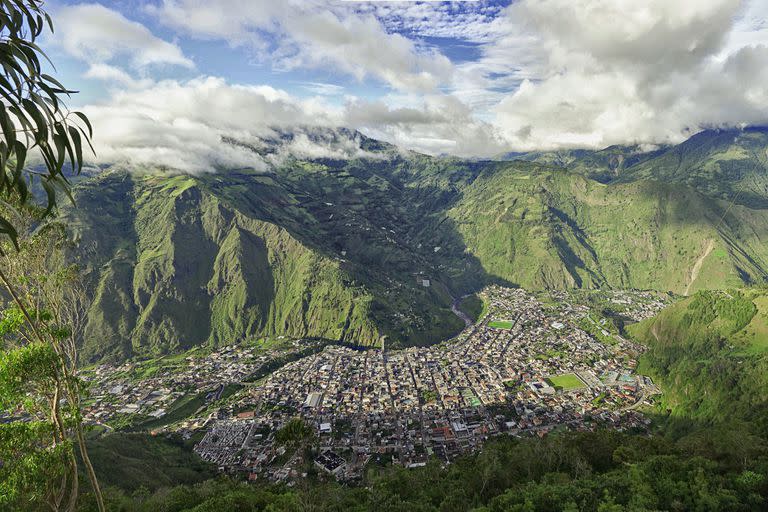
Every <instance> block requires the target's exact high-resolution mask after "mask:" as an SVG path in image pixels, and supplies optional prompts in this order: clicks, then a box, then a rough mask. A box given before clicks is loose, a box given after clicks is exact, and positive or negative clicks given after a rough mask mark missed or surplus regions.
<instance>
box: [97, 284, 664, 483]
mask: <svg viewBox="0 0 768 512" xmlns="http://www.w3.org/2000/svg"><path fill="white" fill-rule="evenodd" d="M600 293H601V294H602V295H603V296H602V297H601V300H602V302H603V303H605V304H608V305H610V306H611V307H612V308H613V310H614V311H619V312H620V314H621V316H622V317H623V318H625V319H627V320H629V321H637V320H641V319H643V318H646V317H649V316H651V315H653V314H655V313H656V312H657V311H659V310H660V309H661V308H663V307H664V306H665V305H666V304H668V302H669V300H670V299H669V297H667V296H665V295H662V294H656V293H651V292H637V291H628V292H621V291H609V292H600ZM481 297H482V299H483V301H484V304H485V308H486V311H485V313H484V315H483V317H482V319H481V320H480V321H479V322H478V323H477V324H470V325H468V326H467V328H466V329H465V330H464V331H462V332H461V333H460V334H459V335H458V336H456V337H454V338H452V339H451V340H447V341H445V342H443V343H440V344H438V345H434V346H431V347H425V348H408V349H403V350H389V349H387V348H386V346H384V347H383V348H382V347H379V348H375V349H367V350H360V349H355V348H352V347H348V346H341V345H335V344H326V345H322V344H318V343H317V342H314V343H312V342H308V340H298V341H297V340H292V341H290V342H289V343H283V344H280V345H278V346H279V348H276V349H270V350H266V351H258V350H257V349H255V348H253V347H250V348H247V347H240V346H232V347H226V348H223V349H221V350H219V351H215V352H213V353H211V354H209V355H206V356H205V357H194V356H188V357H186V358H184V359H183V360H184V362H185V364H187V365H188V366H187V367H185V368H184V369H183V371H178V369H177V370H176V371H174V370H173V369H170V370H165V371H163V372H158V373H157V374H156V375H153V376H152V377H151V378H147V379H143V380H134V381H131V382H130V383H128V382H127V381H123V382H121V383H116V382H115V378H114V376H115V375H118V376H119V375H125V373H126V369H125V368H122V369H117V370H122V373H121V372H120V371H117V372H116V371H115V369H108V368H103V367H101V368H99V369H97V372H96V373H95V374H94V379H95V383H94V390H95V391H96V396H97V397H98V398H100V401H98V402H94V403H93V406H92V407H91V408H89V410H88V415H87V417H86V418H87V419H88V420H89V421H92V422H99V423H103V424H107V425H109V424H110V423H112V424H114V423H115V418H119V419H121V420H124V419H125V417H126V415H128V416H131V415H132V416H133V417H135V418H142V419H143V420H144V423H143V425H144V426H145V427H147V428H149V427H156V428H154V432H155V433H161V432H165V433H168V432H174V433H180V434H182V435H183V436H185V437H187V438H192V439H194V440H196V441H197V443H196V446H195V450H196V451H197V453H198V454H199V455H200V456H201V457H202V458H203V459H205V460H208V461H210V462H212V463H215V464H216V465H217V466H218V467H219V468H221V469H222V470H224V471H236V472H245V473H246V474H248V475H249V478H252V479H257V478H266V479H269V480H286V479H291V478H293V477H296V476H299V475H300V474H301V473H302V472H303V471H305V470H306V469H305V468H306V461H304V460H303V454H302V453H301V450H298V449H295V447H294V449H291V448H290V447H288V446H285V445H284V444H281V443H278V442H277V441H276V436H277V433H278V432H279V431H280V429H281V428H283V426H284V425H286V424H287V423H288V422H289V421H291V420H293V419H294V418H301V419H302V420H303V422H304V423H305V424H306V425H308V426H309V427H311V429H312V430H313V431H314V433H315V439H314V441H313V443H314V445H315V447H316V450H315V455H314V461H313V462H314V466H315V467H316V469H317V470H318V471H323V472H327V473H329V474H332V475H334V476H335V477H337V478H339V479H344V480H352V479H356V478H359V477H360V476H361V474H362V472H363V469H364V468H365V467H366V465H367V464H369V463H371V462H377V463H387V462H393V463H398V464H402V465H405V466H407V467H419V466H423V465H425V464H426V462H427V460H429V458H430V457H437V458H439V459H441V460H443V461H445V462H449V461H451V460H452V459H453V458H455V457H456V456H458V455H460V454H462V453H466V452H468V451H471V450H474V449H476V448H479V447H480V446H481V445H482V444H483V443H484V442H485V441H486V440H488V439H489V438H491V437H492V436H496V435H502V434H504V435H518V436H530V435H537V436H544V435H546V434H547V433H549V432H551V431H553V430H556V429H576V430H586V429H595V428H598V427H609V428H616V429H620V430H626V429H641V430H642V429H644V428H645V427H646V425H647V424H648V421H647V420H646V419H645V418H644V417H643V416H642V415H641V414H640V413H639V412H637V410H636V409H638V408H639V407H641V406H642V405H643V404H647V403H649V402H650V401H651V400H653V397H654V395H656V394H658V393H659V391H658V389H657V388H656V386H655V385H654V384H653V382H652V381H651V380H650V379H649V378H648V377H645V376H642V375H637V374H636V373H635V368H636V365H637V356H638V355H639V354H640V352H641V351H642V347H640V346H638V345H636V344H634V343H632V342H631V341H629V340H626V339H624V338H623V337H622V336H621V335H620V334H619V333H618V332H617V330H616V327H615V325H613V324H611V323H610V322H609V321H608V320H607V319H606V318H605V317H604V316H602V317H601V316H600V315H596V314H595V307H594V304H590V303H589V300H585V297H587V298H589V297H592V296H591V295H588V294H587V295H585V296H582V295H580V294H577V293H566V292H553V293H551V294H547V295H546V296H536V295H533V294H530V293H528V292H526V291H524V290H522V289H514V288H502V287H498V286H491V287H488V288H486V289H485V290H483V292H482V293H481ZM276 362H277V363H276ZM265 368H266V369H271V368H274V371H271V372H269V371H265ZM108 374H111V375H112V377H111V378H110V379H100V378H99V376H101V375H108ZM185 390H187V393H188V394H189V392H190V391H191V390H197V394H196V395H194V394H193V396H195V399H196V400H198V401H197V402H192V403H193V405H192V406H189V407H187V411H188V413H189V415H188V416H185V417H181V416H179V415H178V410H179V409H180V407H179V406H178V404H179V403H182V404H185V402H184V396H185V395H184V393H185ZM117 395H120V396H122V397H125V399H124V400H123V399H121V400H120V402H121V406H120V407H119V408H117V407H116V406H114V407H112V408H110V406H109V404H111V403H114V400H109V399H107V398H106V397H110V396H117ZM128 397H130V399H129V398H128ZM174 404H176V405H175V409H176V410H175V411H174V410H173V408H174ZM181 409H184V406H183V405H182V407H181ZM139 424H142V423H139Z"/></svg>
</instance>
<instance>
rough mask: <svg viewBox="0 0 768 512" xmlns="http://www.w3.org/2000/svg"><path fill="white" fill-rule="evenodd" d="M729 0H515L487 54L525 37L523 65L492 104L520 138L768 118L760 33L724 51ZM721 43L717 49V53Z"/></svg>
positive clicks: (607, 140)
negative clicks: (529, 53) (527, 58)
mask: <svg viewBox="0 0 768 512" xmlns="http://www.w3.org/2000/svg"><path fill="white" fill-rule="evenodd" d="M740 8H741V2H739V1H738V0H696V1H693V0H691V1H688V0H686V1H681V2H667V1H665V0H652V1H649V2H632V1H629V0H544V1H536V2H534V1H532V0H523V1H521V2H518V3H516V4H514V5H512V6H511V7H509V8H508V10H507V11H506V13H505V23H506V24H507V28H508V36H507V37H506V38H505V39H501V40H500V41H499V42H498V44H497V45H496V47H491V48H489V51H488V53H489V55H491V56H492V58H493V59H498V54H499V52H503V51H504V50H507V51H509V53H510V56H511V55H514V54H515V52H516V51H517V50H519V49H518V48H514V47H509V46H505V43H506V42H507V41H508V40H510V39H512V40H518V41H519V40H521V39H523V38H526V37H527V38H530V39H531V40H534V41H536V43H535V45H530V46H529V48H531V49H533V55H534V56H535V59H534V60H533V61H532V62H531V63H530V66H529V67H528V75H527V76H524V77H523V76H521V77H520V78H521V79H522V83H521V85H520V86H519V88H518V89H517V90H516V91H515V92H514V93H512V94H509V95H506V96H505V97H504V98H503V99H502V100H501V101H500V102H499V104H498V105H497V106H496V107H495V108H494V111H495V113H496V118H495V122H496V124H497V125H498V126H499V129H500V130H501V131H502V133H503V134H504V136H505V138H506V139H507V140H509V142H510V145H512V146H513V147H515V148H517V149H534V148H535V149H542V148H557V147H563V146H570V147H604V146H607V145H610V144H616V143H631V142H679V141H680V140H682V139H683V138H684V137H686V136H689V135H690V134H691V132H692V131H694V132H695V131H698V129H700V128H702V127H706V126H713V125H729V124H730V125H733V124H738V123H757V122H765V121H766V120H768V104H766V103H765V98H766V88H765V83H766V82H765V78H764V71H763V70H764V68H761V66H763V65H764V58H765V52H766V47H765V46H764V44H765V43H767V42H768V40H765V39H763V40H762V41H760V40H754V39H753V40H752V41H751V42H752V43H753V45H752V46H748V47H746V48H738V49H735V50H734V51H733V52H732V53H728V52H725V48H727V47H728V42H729V41H730V40H731V34H732V33H733V31H734V19H738V16H739V13H740ZM724 52H725V53H724Z"/></svg>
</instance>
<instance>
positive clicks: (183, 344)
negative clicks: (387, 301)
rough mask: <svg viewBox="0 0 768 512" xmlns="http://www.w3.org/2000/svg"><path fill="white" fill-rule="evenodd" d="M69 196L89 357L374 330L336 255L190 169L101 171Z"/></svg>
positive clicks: (355, 335)
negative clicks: (84, 283)
mask: <svg viewBox="0 0 768 512" xmlns="http://www.w3.org/2000/svg"><path fill="white" fill-rule="evenodd" d="M91 191H93V193H92V194H91V193H89V192H91ZM78 199H79V201H80V208H78V209H77V210H76V211H74V212H73V215H75V231H76V233H77V237H78V238H79V239H80V241H81V247H82V248H84V249H85V251H87V252H88V254H87V256H88V258H87V262H88V266H87V270H88V271H89V273H90V275H91V277H92V280H93V284H94V289H95V293H94V299H93V305H92V307H91V308H90V311H89V317H88V320H89V321H88V326H87V331H86V335H85V340H86V345H85V347H84V356H85V357H86V358H88V359H93V358H97V357H103V356H116V357H125V356H129V355H132V354H136V353H156V352H165V351H167V350H174V349H183V348H187V347H190V346H193V345H196V344H200V343H230V342H233V341H236V340H238V339H242V338H244V337H249V336H256V335H261V334H268V335H269V334H285V335H291V336H305V335H310V336H321V337H325V338H330V339H341V340H346V339H354V340H355V341H359V342H363V343H365V342H374V341H376V340H377V339H378V337H379V335H380V334H379V331H378V329H377V328H376V327H375V326H374V325H373V323H372V322H371V321H370V319H369V315H370V302H371V296H370V294H369V293H368V292H366V291H365V290H364V289H362V288H361V287H355V286H352V285H351V284H350V278H349V276H348V275H347V274H346V273H345V272H344V271H343V270H342V269H341V266H340V263H339V262H338V261H335V260H332V259H329V258H327V257H324V256H322V255H319V254H317V253H315V252H313V251H311V250H310V249H308V248H306V247H305V246H303V245H302V244H301V243H300V242H298V241H297V240H296V239H295V238H293V237H292V236H291V235H290V234H289V233H288V232H287V231H286V230H285V229H282V228H280V227H278V226H276V225H274V224H271V223H267V222H263V221H260V220H257V219H253V218H249V217H247V216H245V215H243V214H242V213H241V212H239V211H237V210H235V209H232V208H230V207H228V206H227V205H224V204H222V203H221V202H220V201H219V200H217V199H216V198H215V197H212V196H210V195H209V194H207V193H206V192H205V191H203V190H202V189H201V188H200V187H199V186H198V185H197V184H196V180H195V179H194V178H191V177H173V178H170V179H163V178H158V177H153V176H143V177H137V176H131V175H128V174H119V175H117V176H115V175H109V174H108V175H104V176H102V177H100V178H98V179H96V180H94V181H92V182H90V183H88V184H87V185H86V186H84V187H83V188H82V189H81V191H80V193H79V194H78Z"/></svg>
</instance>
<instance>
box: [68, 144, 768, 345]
mask: <svg viewBox="0 0 768 512" xmlns="http://www.w3.org/2000/svg"><path fill="white" fill-rule="evenodd" d="M725 133H726V132H704V133H702V134H699V135H697V136H696V137H694V138H692V139H691V140H689V141H687V142H686V143H684V144H682V145H680V146H677V147H674V148H663V149H660V150H658V151H656V152H653V153H640V152H638V148H636V147H619V146H616V147H612V148H607V149H606V150H604V151H601V152H588V151H571V152H561V154H560V156H557V157H555V156H553V154H545V153H541V154H538V155H536V156H535V157H534V156H531V155H528V156H527V157H528V158H529V160H536V161H534V162H529V161H520V160H518V161H510V162H491V161H479V162H471V161H463V160H457V159H450V158H433V157H427V156H424V155H418V154H414V153H407V152H399V151H397V150H395V149H394V148H392V147H391V146H388V145H386V144H377V143H376V141H372V140H370V139H365V138H361V137H362V136H359V134H357V135H355V137H356V139H355V140H356V141H358V142H359V143H360V144H361V145H364V146H365V148H366V150H367V151H369V152H371V153H370V154H369V156H368V157H366V158H351V159H348V160H331V159H316V160H311V161H307V160H297V159H295V158H290V157H288V158H282V159H277V160H276V162H278V163H277V164H276V165H275V166H274V167H273V168H271V169H270V170H268V171H256V170H253V169H229V170H216V171H215V172H211V173H207V174H202V175H198V176H188V175H177V174H170V173H168V172H167V171H163V170H157V169H144V170H132V171H130V172H128V171H125V170H119V169H117V168H115V169H112V170H109V171H107V172H104V173H102V174H101V175H99V176H98V177H96V178H92V179H89V180H85V181H83V182H82V183H81V184H80V185H78V192H77V194H78V208H77V209H73V210H70V211H69V213H68V215H69V216H70V220H71V221H72V224H73V226H74V231H75V233H76V236H77V237H78V238H79V239H80V241H81V244H80V249H79V250H78V252H77V254H76V257H77V260H78V261H79V262H80V263H82V264H83V266H84V267H85V268H86V269H87V271H88V274H89V279H90V283H91V284H92V286H93V296H94V303H93V306H92V307H91V309H90V311H89V317H88V318H89V322H88V329H87V333H86V334H87V340H86V341H85V346H86V349H85V350H84V354H86V356H87V358H88V359H98V358H101V357H105V356H110V357H117V358H122V357H126V356H130V355H136V354H154V353H160V352H166V351H171V350H177V349H183V348H187V347H190V346H193V345H197V344H200V343H214V344H216V343H231V342H237V341H239V340H242V339H244V338H248V337H253V336H262V335H290V336H318V337H323V338H328V339H338V340H342V341H347V342H353V343H359V344H372V343H378V342H379V341H380V339H381V338H382V337H384V336H386V339H387V340H388V343H389V344H390V346H407V345H414V344H425V343H432V342H434V341H437V340H440V339H442V338H445V337H446V336H449V335H451V334H452V333H455V332H456V331H457V330H458V329H460V328H461V326H462V321H461V320H460V319H459V318H457V317H456V316H455V315H453V314H452V313H451V310H450V306H451V304H452V302H453V300H454V299H453V297H459V296H462V295H464V294H466V293H471V292H473V291H476V290H478V289H480V288H481V287H482V286H484V285H485V284H487V283H489V282H500V283H503V284H507V285H520V286H524V287H526V288H531V289H541V288H570V287H589V288H596V287H615V288H643V289H658V290H662V291H673V292H675V293H678V294H686V295H687V294H691V293H694V292H696V291H697V290H702V289H718V288H730V287H738V286H742V285H744V284H755V283H763V282H765V281H766V280H767V279H768V244H766V243H765V240H766V239H768V209H766V208H765V207H764V206H763V204H762V203H761V202H760V201H759V200H757V199H755V198H759V197H760V194H762V192H761V191H760V188H759V187H758V185H757V184H758V183H760V180H762V179H764V178H765V176H766V172H765V169H764V168H762V167H760V165H762V164H760V162H761V158H762V157H761V156H760V155H765V154H766V150H768V132H764V131H762V130H756V129H755V130H745V131H738V132H736V131H730V132H727V136H726V134H725ZM348 135H349V134H348V133H346V134H345V132H344V133H343V132H339V133H335V132H334V133H323V134H320V135H318V137H319V136H322V138H323V140H325V139H328V140H336V139H338V138H339V137H342V138H343V137H344V136H348ZM285 137H287V138H289V137H290V135H289V134H286V135H285ZM764 138H765V139H766V140H763V139H764ZM223 143H232V144H240V143H238V142H235V141H225V142H223ZM270 144H271V143H270ZM275 144H277V143H275ZM748 146H749V147H750V148H751V149H749V151H748V150H747V149H745V148H747V147H748ZM245 147H250V146H245ZM738 148H741V149H738ZM251 149H252V150H253V151H254V152H255V153H259V154H272V153H271V152H274V151H275V150H274V148H273V147H272V146H270V145H268V144H267V145H265V147H259V148H255V147H254V148H251ZM675 155H677V156H675ZM734 155H741V156H738V157H735V156H734ZM744 155H747V156H744ZM742 157H744V158H742ZM542 162H550V163H556V164H559V165H565V166H566V167H567V168H566V169H563V168H562V167H555V166H553V165H550V164H545V163H542ZM673 162H677V164H676V165H677V167H675V168H674V169H673V165H672V163H673ZM725 162H730V163H727V164H726V163H725ZM729 165H732V166H736V167H738V168H739V169H741V170H742V171H743V172H741V173H735V172H730V173H726V174H723V173H724V172H725V171H724V169H725V168H727V167H728V166H729ZM675 169H676V170H675ZM606 173H608V174H606ZM606 176H608V178H609V179H606ZM592 177H597V178H600V180H601V181H598V180H595V179H592ZM694 178H695V179H694ZM708 183H709V185H707V184H708ZM750 187H751V188H750ZM747 189H748V190H749V191H751V192H748V191H747ZM750 194H752V195H750ZM766 197H768V195H766Z"/></svg>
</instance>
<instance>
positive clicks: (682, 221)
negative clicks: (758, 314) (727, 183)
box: [449, 162, 768, 293]
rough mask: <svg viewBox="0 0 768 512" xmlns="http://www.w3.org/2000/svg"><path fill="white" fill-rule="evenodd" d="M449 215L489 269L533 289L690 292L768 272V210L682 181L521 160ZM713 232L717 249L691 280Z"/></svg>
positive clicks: (472, 191) (760, 278) (477, 186)
mask: <svg viewBox="0 0 768 512" xmlns="http://www.w3.org/2000/svg"><path fill="white" fill-rule="evenodd" d="M449 216H450V217H451V218H452V219H454V220H455V221H456V222H457V226H458V229H459V231H460V232H461V233H462V235H463V237H464V240H465V242H466V245H467V247H468V249H469V251H470V252H471V253H472V254H473V255H474V256H475V257H477V258H478V260H479V261H481V262H482V264H483V267H484V268H485V270H486V272H487V273H488V274H490V275H491V276H496V277H497V278H500V279H504V280H506V281H509V282H513V283H516V284H519V285H521V286H523V287H527V288H533V289H536V288H569V287H602V286H609V287H616V288H642V289H658V290H663V291H673V292H675V293H686V292H691V291H695V290H697V289H706V288H720V287H728V286H740V285H742V284H744V283H750V282H753V283H754V282H764V281H765V279H766V276H768V247H766V246H765V244H764V243H763V240H765V239H766V237H768V211H765V210H754V209H750V208H747V207H744V206H738V205H737V206H734V207H731V206H730V204H729V203H727V202H725V201H721V200H717V199H712V198H709V197H706V196H704V195H702V194H700V193H698V192H696V191H695V190H692V189H691V188H690V187H687V186H684V185H679V184H665V183H660V182H652V181H638V182H632V183H617V184H608V185H605V184H601V183H598V182H595V181H593V180H590V179H587V178H584V177H582V176H580V175H577V174H573V173H569V172H565V171H563V170H558V169H553V168H547V167H542V166H540V165H538V164H529V163H522V162H517V163H514V164H511V165H509V166H508V167H506V168H504V169H502V170H499V171H497V172H493V173H488V174H483V175H481V176H480V177H479V178H478V179H477V180H476V181H475V182H474V183H472V185H471V186H469V187H468V188H467V189H466V190H465V193H464V196H463V198H462V200H461V201H459V202H458V203H457V205H456V206H455V207H454V208H453V209H451V210H450V212H449ZM707 239H709V240H713V247H712V252H711V254H710V255H709V256H708V257H707V258H706V259H705V260H703V261H702V262H700V263H698V266H699V272H698V274H699V275H698V278H697V279H696V280H695V281H694V282H692V283H690V281H691V280H690V275H691V269H692V268H694V267H695V266H696V265H697V262H698V259H699V258H700V255H701V251H702V243H703V242H702V241H704V240H707ZM689 284H690V286H689Z"/></svg>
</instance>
